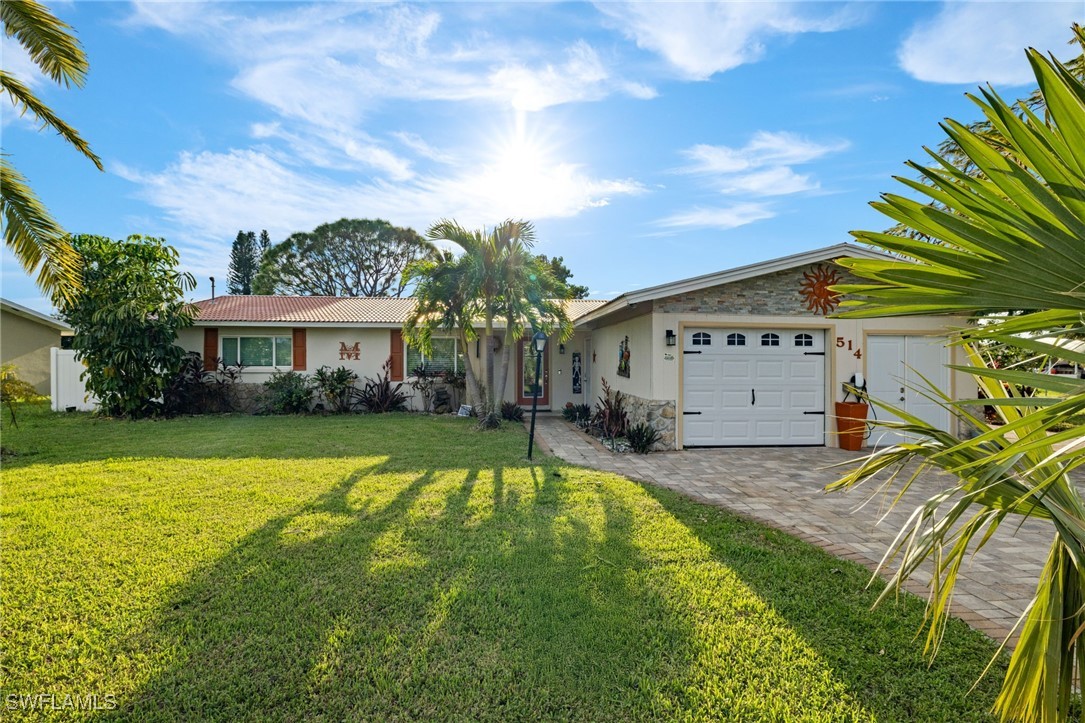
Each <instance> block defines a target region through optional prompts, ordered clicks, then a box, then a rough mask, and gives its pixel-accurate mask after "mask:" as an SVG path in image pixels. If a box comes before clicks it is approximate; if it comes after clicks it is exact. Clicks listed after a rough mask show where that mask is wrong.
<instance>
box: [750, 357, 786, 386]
mask: <svg viewBox="0 0 1085 723" xmlns="http://www.w3.org/2000/svg"><path fill="white" fill-rule="evenodd" d="M754 379H755V380H757V381H758V382H762V381H783V379H784V360H783V359H758V360H757V366H756V368H755V376H754Z"/></svg>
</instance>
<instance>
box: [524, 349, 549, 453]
mask: <svg viewBox="0 0 1085 723" xmlns="http://www.w3.org/2000/svg"><path fill="white" fill-rule="evenodd" d="M531 345H532V346H533V347H535V386H534V388H533V389H532V390H531V433H530V434H529V435H528V438H527V458H528V459H531V451H532V449H534V447H535V411H536V410H537V409H538V407H539V375H540V374H542V355H543V352H544V351H546V334H543V333H542V332H541V331H537V332H535V335H534V336H532V337H531Z"/></svg>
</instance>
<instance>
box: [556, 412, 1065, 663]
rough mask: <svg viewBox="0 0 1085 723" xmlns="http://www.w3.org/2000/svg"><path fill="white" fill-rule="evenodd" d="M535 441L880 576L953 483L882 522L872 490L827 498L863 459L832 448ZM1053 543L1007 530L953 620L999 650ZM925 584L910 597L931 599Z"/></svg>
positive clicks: (920, 488)
mask: <svg viewBox="0 0 1085 723" xmlns="http://www.w3.org/2000/svg"><path fill="white" fill-rule="evenodd" d="M536 435H537V437H539V438H541V439H542V440H543V441H544V443H545V446H547V447H548V448H549V449H550V451H551V452H553V453H554V454H555V455H557V456H558V457H560V458H561V459H564V460H565V461H567V462H570V463H573V464H577V465H583V466H585V467H591V468H594V469H599V470H605V471H608V472H615V473H617V474H620V475H623V476H625V477H629V478H631V479H637V480H640V481H643V482H648V483H651V484H657V485H660V486H661V487H667V488H670V489H672V490H677V491H679V492H682V493H683V494H686V495H688V496H690V497H693V498H694V499H697V500H700V501H703V502H707V503H709V504H713V505H719V506H720V507H726V508H727V509H729V510H733V511H735V512H739V513H741V514H744V515H747V516H749V517H751V518H753V519H756V520H758V521H760V522H764V523H766V524H768V525H771V526H773V527H776V528H778V529H781V530H784V531H786V532H789V533H791V534H793V535H796V536H797V537H800V538H802V539H804V540H806V541H807V542H811V543H813V544H816V545H818V546H820V547H822V548H824V549H825V550H827V551H828V552H830V553H832V554H834V555H836V556H838V557H843V558H847V559H850V560H854V561H856V562H859V563H861V564H863V565H866V566H867V567H869V568H871V569H874V568H875V567H876V566H877V564H878V562H879V561H880V560H881V557H882V555H883V554H884V553H885V551H886V549H887V548H888V546H889V544H890V543H891V542H892V540H893V538H894V537H895V535H896V532H897V531H899V530H900V528H901V526H902V525H903V524H904V522H905V520H906V519H907V518H908V515H909V514H911V512H912V510H913V509H914V508H915V507H916V506H917V505H918V504H919V503H920V502H922V501H923V500H925V499H926V498H927V497H929V496H930V495H931V494H932V493H933V492H934V491H936V490H938V489H942V488H943V487H944V486H945V485H946V483H947V481H948V478H947V477H945V476H943V475H941V474H937V473H934V472H931V473H924V474H923V475H922V476H921V477H920V479H918V480H916V483H915V484H913V486H912V489H911V490H910V491H909V493H908V494H907V495H906V496H905V498H904V500H902V502H901V503H900V504H899V505H898V506H897V508H896V509H894V510H892V511H891V512H890V513H889V515H888V516H887V517H886V518H885V519H884V520H881V521H880V522H879V519H880V518H881V517H882V515H883V514H884V513H885V506H884V505H882V504H881V499H880V498H876V499H873V500H870V501H869V502H867V504H865V505H863V502H865V501H866V500H867V499H868V498H869V497H870V494H871V492H872V491H873V490H874V487H873V486H869V487H867V488H865V489H864V488H860V489H858V490H853V491H850V492H848V493H841V492H834V493H832V494H828V493H826V492H824V488H825V485H827V484H828V483H830V482H832V481H833V480H835V479H837V477H838V476H839V474H840V470H838V469H829V467H830V466H831V465H834V464H837V463H839V462H846V461H848V460H849V459H856V458H857V457H859V456H860V454H859V453H856V452H846V451H843V450H840V449H831V448H826V447H772V448H769V447H759V448H729V449H688V450H683V451H680V452H660V453H654V454H650V455H635V454H613V453H611V452H609V451H607V450H606V449H604V448H603V447H602V446H600V445H599V444H598V443H595V442H594V441H593V440H591V439H589V438H588V437H587V435H585V434H583V433H581V432H579V431H578V430H576V429H575V428H574V427H573V426H572V425H570V424H569V423H567V422H565V420H563V419H562V418H561V417H559V416H556V415H541V416H539V418H538V429H537V431H536ZM1052 537H1053V535H1052V533H1051V532H1050V531H1049V530H1048V529H1047V527H1046V525H1044V524H1043V523H1042V522H1039V521H1028V522H1026V523H1025V524H1024V525H1022V526H1020V527H1019V528H1014V527H1013V526H1011V525H1009V524H1006V525H1003V527H1002V528H1001V529H1000V530H999V532H998V533H997V534H996V536H995V537H994V538H993V539H992V540H991V541H989V542H988V543H987V545H986V546H985V547H984V548H983V549H982V550H980V552H979V553H978V554H976V555H975V556H974V557H973V558H972V560H971V564H967V565H966V567H964V569H962V571H961V574H960V577H959V580H958V583H957V590H956V593H955V594H954V598H953V608H952V609H953V614H954V615H956V616H957V617H959V618H961V619H963V620H965V621H966V622H968V623H969V624H970V625H972V626H973V627H975V628H977V629H978V630H981V631H983V632H984V633H986V634H987V635H989V636H991V637H992V638H995V639H996V640H998V641H1000V642H1001V641H1002V639H1003V638H1005V636H1006V635H1007V634H1009V632H1010V630H1012V629H1013V626H1014V625H1015V624H1016V622H1017V619H1018V617H1019V616H1020V615H1021V613H1022V612H1024V609H1025V606H1026V605H1027V604H1028V601H1029V600H1030V599H1031V597H1032V593H1033V592H1034V590H1035V587H1036V581H1037V580H1038V579H1039V575H1040V570H1041V568H1042V567H1043V563H1044V561H1045V560H1046V559H1047V552H1048V549H1049V547H1050V545H1051V541H1052ZM924 583H925V579H924V580H923V581H915V582H914V584H913V585H911V586H910V588H909V589H910V590H911V591H912V592H915V593H917V594H919V595H921V596H923V597H926V594H927V589H926V587H925V584H924Z"/></svg>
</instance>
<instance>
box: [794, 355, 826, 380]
mask: <svg viewBox="0 0 1085 723" xmlns="http://www.w3.org/2000/svg"><path fill="white" fill-rule="evenodd" d="M824 371H825V360H824V358H823V357H818V361H814V360H813V359H795V360H793V361H791V362H789V363H788V376H790V377H791V379H792V380H794V381H810V382H813V381H815V380H817V379H822V378H823V377H822V374H823V373H824Z"/></svg>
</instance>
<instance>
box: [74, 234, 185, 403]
mask: <svg viewBox="0 0 1085 723" xmlns="http://www.w3.org/2000/svg"><path fill="white" fill-rule="evenodd" d="M72 245H73V247H74V248H75V249H76V251H77V252H78V253H79V256H80V264H81V266H82V288H81V290H80V292H79V293H78V294H77V295H76V296H74V297H73V298H72V299H70V300H69V301H66V302H65V303H64V304H63V305H62V306H61V316H63V317H64V319H65V320H66V321H67V322H68V323H69V324H71V325H72V328H73V329H75V337H74V339H73V340H72V348H73V349H75V352H76V358H77V359H81V360H82V361H83V362H84V363H85V364H86V366H87V370H86V372H84V373H83V378H84V379H85V380H86V385H87V390H88V391H89V392H91V393H92V394H94V395H95V396H96V397H98V403H99V405H100V408H101V411H102V412H104V413H105V414H109V415H113V416H126V417H133V418H136V417H146V416H151V415H154V414H156V413H158V411H159V410H160V408H161V402H160V401H159V400H161V398H162V394H163V392H164V391H165V389H166V387H167V386H168V385H169V382H170V380H171V379H172V378H173V377H174V375H175V374H176V373H177V371H178V370H179V369H180V367H181V363H182V361H183V358H184V355H185V351H184V349H182V348H181V347H179V346H177V345H176V343H175V342H176V340H177V333H178V332H179V331H180V330H182V329H184V328H187V327H188V326H190V325H191V324H192V312H191V310H190V307H189V306H188V304H186V303H185V301H184V293H185V292H186V291H189V290H191V289H193V288H195V286H196V283H195V280H194V279H193V278H192V276H191V275H190V274H187V273H182V272H180V271H178V270H177V264H178V256H177V251H176V250H175V249H173V248H172V247H170V246H168V245H166V242H165V241H164V240H163V239H160V238H151V237H144V236H129V237H128V239H127V240H125V241H115V240H113V239H109V238H105V237H103V236H87V235H78V236H74V237H72Z"/></svg>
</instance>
